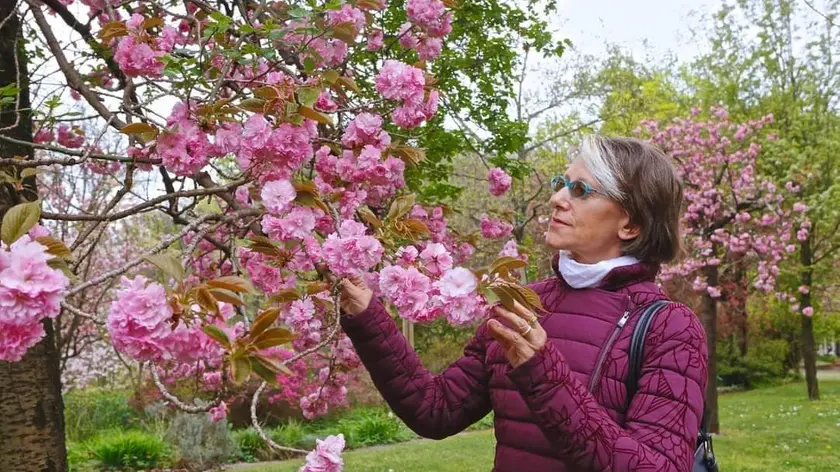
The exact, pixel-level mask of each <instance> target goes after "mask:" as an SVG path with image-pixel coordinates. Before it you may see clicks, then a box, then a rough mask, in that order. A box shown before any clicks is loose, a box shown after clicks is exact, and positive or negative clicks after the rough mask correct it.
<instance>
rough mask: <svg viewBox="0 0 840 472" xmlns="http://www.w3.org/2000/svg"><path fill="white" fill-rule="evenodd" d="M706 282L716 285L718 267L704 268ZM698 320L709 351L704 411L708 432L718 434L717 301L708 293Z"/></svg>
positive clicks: (701, 305) (705, 294) (702, 302)
mask: <svg viewBox="0 0 840 472" xmlns="http://www.w3.org/2000/svg"><path fill="white" fill-rule="evenodd" d="M703 271H704V273H705V275H706V280H707V282H708V283H709V285H711V286H717V284H718V266H706V267H705V268H704V269H703ZM700 318H701V320H702V322H703V328H705V329H706V343H707V345H708V350H709V381H708V385H707V386H706V411H707V412H708V418H709V431H711V432H713V433H718V432H720V421H719V419H718V395H717V299H715V298H712V297H711V296H710V295H709V294H708V293H704V294H703V298H702V300H701V302H700Z"/></svg>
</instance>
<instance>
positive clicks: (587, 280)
mask: <svg viewBox="0 0 840 472" xmlns="http://www.w3.org/2000/svg"><path fill="white" fill-rule="evenodd" d="M638 262H639V260H638V259H636V258H635V257H633V256H620V257H616V258H614V259H606V260H603V261H600V262H596V263H595V264H581V263H580V262H578V261H576V260H574V259H572V256H571V254H570V253H569V251H560V262H559V263H558V269H559V270H560V275H562V276H563V280H565V281H566V283H567V284H569V286H570V287H572V288H589V287H595V286H596V285H598V284H599V283H601V280H603V279H604V277H606V276H607V274H609V273H610V271H611V270H613V269H615V268H616V267H622V266H628V265H633V264H637V263H638Z"/></svg>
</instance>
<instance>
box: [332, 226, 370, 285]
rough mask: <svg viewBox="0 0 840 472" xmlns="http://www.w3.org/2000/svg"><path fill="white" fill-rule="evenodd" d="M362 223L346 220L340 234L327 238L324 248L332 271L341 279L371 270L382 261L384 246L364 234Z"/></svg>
mask: <svg viewBox="0 0 840 472" xmlns="http://www.w3.org/2000/svg"><path fill="white" fill-rule="evenodd" d="M364 231H365V228H364V225H362V224H361V223H358V222H355V221H352V220H345V221H343V222H342V223H341V228H340V230H339V232H338V233H332V234H330V235H329V236H327V240H326V241H324V243H323V245H322V247H323V250H324V259H325V260H326V262H327V264H328V265H329V268H330V270H331V271H332V272H333V273H334V274H336V275H337V276H339V277H346V276H349V275H354V274H357V273H359V272H364V271H367V270H369V269H371V268H372V267H373V266H375V265H376V264H378V263H379V261H380V260H381V259H382V253H383V248H382V244H380V242H379V241H378V240H377V239H376V238H374V237H373V236H366V235H365V234H364Z"/></svg>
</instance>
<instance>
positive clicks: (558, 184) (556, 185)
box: [551, 175, 563, 192]
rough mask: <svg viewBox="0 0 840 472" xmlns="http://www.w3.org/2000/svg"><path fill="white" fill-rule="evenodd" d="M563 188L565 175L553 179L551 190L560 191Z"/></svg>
mask: <svg viewBox="0 0 840 472" xmlns="http://www.w3.org/2000/svg"><path fill="white" fill-rule="evenodd" d="M561 188H563V177H561V176H559V175H558V176H557V177H554V178H553V179H551V191H553V192H559V191H560V189H561Z"/></svg>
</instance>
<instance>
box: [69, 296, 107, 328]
mask: <svg viewBox="0 0 840 472" xmlns="http://www.w3.org/2000/svg"><path fill="white" fill-rule="evenodd" d="M61 307H62V308H64V309H65V310H67V311H69V312H70V313H73V314H74V315H76V316H78V317H81V318H84V319H86V320H90V321H92V322H94V323H96V324H97V325H98V326H103V325H104V324H105V322H104V321H102V320H98V319H96V316H94V315H91V314H90V313H85V312H84V311H82V310H80V309H78V308H76V307H74V306H73V305H71V304H69V303H67V302H61Z"/></svg>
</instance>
